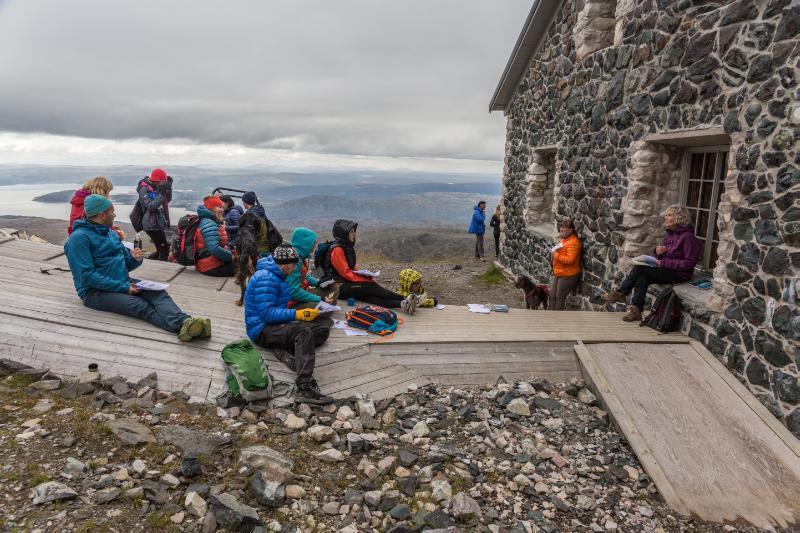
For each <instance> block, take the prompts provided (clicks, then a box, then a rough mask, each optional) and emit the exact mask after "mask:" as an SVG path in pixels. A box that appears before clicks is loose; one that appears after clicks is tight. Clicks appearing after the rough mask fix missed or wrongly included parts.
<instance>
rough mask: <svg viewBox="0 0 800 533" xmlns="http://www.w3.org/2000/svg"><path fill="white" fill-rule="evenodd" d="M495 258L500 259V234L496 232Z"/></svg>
mask: <svg viewBox="0 0 800 533" xmlns="http://www.w3.org/2000/svg"><path fill="white" fill-rule="evenodd" d="M494 256H495V257H500V232H499V231H495V232H494Z"/></svg>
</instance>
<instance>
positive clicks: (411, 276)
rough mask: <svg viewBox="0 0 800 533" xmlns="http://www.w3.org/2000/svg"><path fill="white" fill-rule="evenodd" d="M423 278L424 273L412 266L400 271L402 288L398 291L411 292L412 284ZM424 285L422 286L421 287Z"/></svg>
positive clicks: (402, 292) (404, 293)
mask: <svg viewBox="0 0 800 533" xmlns="http://www.w3.org/2000/svg"><path fill="white" fill-rule="evenodd" d="M421 279H422V274H420V273H419V272H417V271H416V270H414V269H412V268H404V269H403V270H401V271H400V288H399V290H398V291H397V292H399V293H400V294H403V295H406V294H408V293H410V292H411V286H412V285H413V284H414V283H416V282H418V281H420V280H421ZM421 288H422V287H420V289H421Z"/></svg>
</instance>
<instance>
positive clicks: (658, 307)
mask: <svg viewBox="0 0 800 533" xmlns="http://www.w3.org/2000/svg"><path fill="white" fill-rule="evenodd" d="M680 322H681V299H680V298H678V295H677V294H675V291H674V290H672V287H667V288H666V289H664V290H663V291H661V293H660V294H659V295H658V296H656V299H655V301H654V302H653V308H652V310H651V311H650V314H648V315H647V316H646V317H644V318H642V322H641V323H640V324H639V325H640V326H647V327H649V328H653V329H654V330H656V331H660V332H661V333H669V332H671V331H678V330H679V329H680Z"/></svg>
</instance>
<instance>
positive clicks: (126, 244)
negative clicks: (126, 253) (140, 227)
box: [122, 241, 133, 250]
mask: <svg viewBox="0 0 800 533" xmlns="http://www.w3.org/2000/svg"><path fill="white" fill-rule="evenodd" d="M122 246H124V247H125V248H127V249H128V250H133V243H132V242H128V241H122Z"/></svg>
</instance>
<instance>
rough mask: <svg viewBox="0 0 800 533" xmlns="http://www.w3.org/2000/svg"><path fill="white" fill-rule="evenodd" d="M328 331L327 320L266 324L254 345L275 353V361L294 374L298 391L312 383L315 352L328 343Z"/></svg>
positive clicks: (329, 324) (329, 323) (329, 325)
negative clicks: (278, 361)
mask: <svg viewBox="0 0 800 533" xmlns="http://www.w3.org/2000/svg"><path fill="white" fill-rule="evenodd" d="M330 328H331V322H330V319H327V320H325V319H323V320H319V319H318V320H314V321H313V322H301V321H298V320H294V321H292V322H284V323H283V324H269V325H266V326H264V329H263V330H262V331H261V333H260V334H259V335H258V338H257V339H256V344H258V345H260V346H263V347H264V348H269V349H272V350H276V351H275V357H277V358H278V359H279V360H280V361H281V362H282V363H284V364H285V365H286V366H288V367H289V368H291V369H292V370H294V372H295V374H297V377H296V378H295V383H297V386H298V387H299V386H302V385H305V384H308V383H310V382H311V380H312V379H313V377H314V363H315V362H316V360H317V356H316V348H317V347H318V346H322V344H323V343H324V342H325V341H326V340H328V335H329V334H330V331H331V329H330ZM283 350H285V351H286V352H288V354H287V353H282V351H283Z"/></svg>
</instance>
